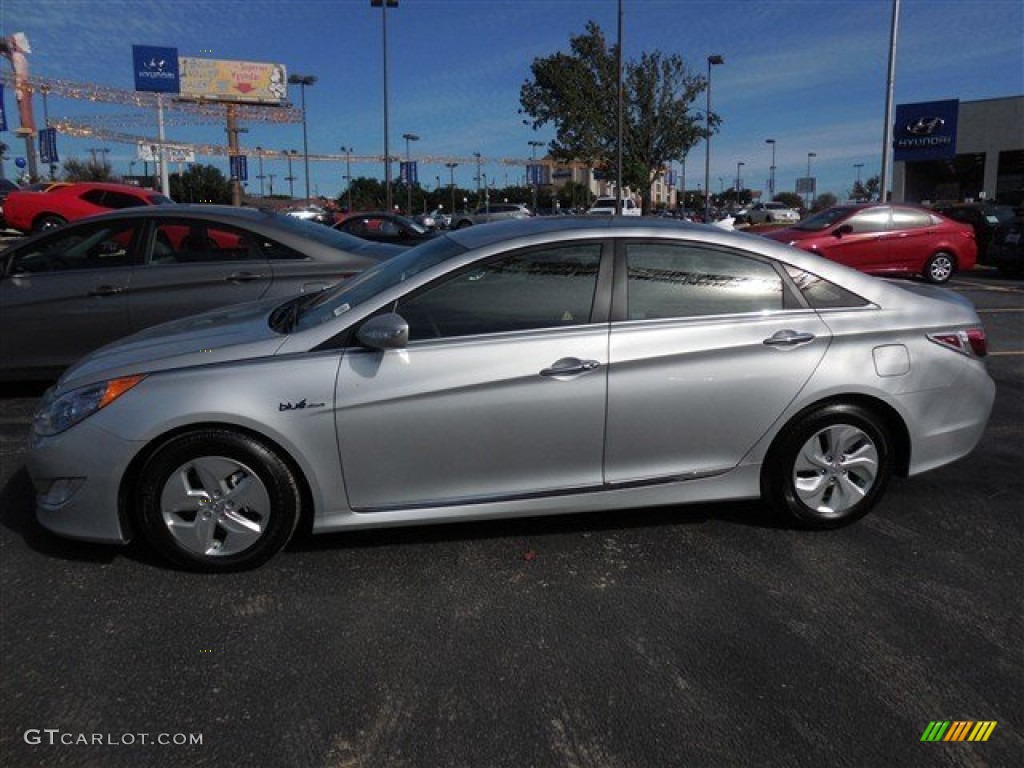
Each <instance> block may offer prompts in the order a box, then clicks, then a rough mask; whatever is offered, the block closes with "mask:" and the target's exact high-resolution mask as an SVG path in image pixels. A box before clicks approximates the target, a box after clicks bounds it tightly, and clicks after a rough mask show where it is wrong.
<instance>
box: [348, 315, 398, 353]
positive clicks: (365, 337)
mask: <svg viewBox="0 0 1024 768" xmlns="http://www.w3.org/2000/svg"><path fill="white" fill-rule="evenodd" d="M356 338H357V339H358V340H359V343H360V344H362V345H363V346H364V347H370V348H371V349H404V348H405V346H406V345H407V344H408V343H409V323H407V322H406V321H405V318H404V317H402V316H401V315H398V314H395V313H394V312H389V313H388V314H386V315H377V316H376V317H371V318H370V319H369V320H367V321H366V322H365V323H363V325H362V327H360V329H359V330H358V331H357V332H356Z"/></svg>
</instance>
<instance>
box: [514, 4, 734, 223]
mask: <svg viewBox="0 0 1024 768" xmlns="http://www.w3.org/2000/svg"><path fill="white" fill-rule="evenodd" d="M569 47H570V51H571V52H570V53H555V54H553V55H551V56H548V57H546V58H538V59H534V61H533V64H532V65H531V67H530V69H531V73H532V76H533V79H532V80H528V81H527V82H525V83H524V84H523V86H522V88H521V89H520V93H519V100H520V104H521V110H520V112H521V113H522V114H525V115H527V116H528V117H529V118H530V119H529V120H524V122H525V123H526V124H527V125H530V126H532V127H533V128H534V129H536V128H539V127H541V126H543V125H546V124H548V123H551V124H553V125H554V126H555V131H556V133H555V139H554V140H553V141H552V142H551V143H550V145H549V147H548V151H549V152H550V154H551V155H552V156H553V157H554V158H555V159H556V160H561V161H563V162H569V161H573V160H582V161H584V162H587V163H590V164H591V165H593V166H596V167H599V168H604V169H606V170H607V171H609V172H611V173H614V171H613V170H612V169H613V168H614V167H615V166H616V159H617V152H616V150H617V146H618V110H617V103H618V78H617V61H616V57H617V53H618V46H615V45H609V44H608V42H607V40H606V39H605V36H604V33H603V32H602V31H601V28H600V26H598V25H597V24H596V23H595V22H593V21H591V22H588V23H587V29H586V32H585V33H584V34H582V35H579V36H576V37H572V38H570V40H569ZM706 87H707V80H706V78H704V77H702V76H700V75H695V74H692V73H691V72H690V71H689V70H688V69H687V67H686V64H685V62H684V61H683V59H682V58H681V57H680V56H678V55H676V54H672V55H670V56H666V55H663V54H662V53H660V52H657V51H656V52H654V53H644V54H642V55H641V56H640V60H639V61H630V62H623V146H622V166H623V168H622V174H623V178H622V179H621V184H622V186H629V187H630V188H632V189H635V190H638V191H639V192H640V193H641V195H642V196H643V197H644V200H645V204H646V203H648V198H649V195H650V185H651V182H652V181H653V179H654V177H655V176H656V175H657V174H658V173H659V172H660V171H661V169H662V168H663V167H664V166H665V165H666V164H667V163H668V162H669V161H670V160H674V159H677V158H680V157H685V156H686V153H687V152H689V150H690V149H692V148H693V147H694V146H695V145H696V144H697V143H698V142H699V141H700V140H702V139H703V138H704V137H705V136H706V135H707V131H706V130H705V128H704V125H703V121H702V119H701V118H700V117H699V116H698V115H696V114H693V113H691V111H690V106H691V105H692V104H693V102H694V100H695V99H696V98H697V97H698V96H699V95H700V94H701V93H703V92H704V89H705V88H706ZM719 123H720V119H719V117H718V116H717V115H714V114H712V115H711V116H710V130H711V132H712V133H714V131H715V129H716V128H717V127H718V125H719Z"/></svg>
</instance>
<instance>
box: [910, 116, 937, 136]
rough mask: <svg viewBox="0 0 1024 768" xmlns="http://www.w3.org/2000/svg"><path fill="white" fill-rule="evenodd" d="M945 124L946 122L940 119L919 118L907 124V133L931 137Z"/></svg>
mask: <svg viewBox="0 0 1024 768" xmlns="http://www.w3.org/2000/svg"><path fill="white" fill-rule="evenodd" d="M945 124H946V121H945V120H943V119H942V118H941V117H919V118H917V119H916V120H914V121H912V122H909V123H907V133H912V134H914V135H915V136H931V135H932V134H933V133H935V132H936V131H937V130H939V129H940V128H941V127H942V126H944V125H945Z"/></svg>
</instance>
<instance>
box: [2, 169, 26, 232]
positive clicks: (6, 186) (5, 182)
mask: <svg viewBox="0 0 1024 768" xmlns="http://www.w3.org/2000/svg"><path fill="white" fill-rule="evenodd" d="M19 189H21V187H19V186H18V185H17V184H16V183H14V182H13V181H11V180H10V179H0V229H7V220H6V219H4V201H5V200H6V199H7V195H9V194H10V193H11V192H17V191H18V190H19Z"/></svg>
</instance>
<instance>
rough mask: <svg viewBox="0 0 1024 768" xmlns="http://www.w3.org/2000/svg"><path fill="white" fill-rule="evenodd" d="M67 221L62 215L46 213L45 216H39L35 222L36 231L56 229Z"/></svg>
mask: <svg viewBox="0 0 1024 768" xmlns="http://www.w3.org/2000/svg"><path fill="white" fill-rule="evenodd" d="M67 223H68V220H67V219H65V218H64V217H63V216H58V215H57V214H55V213H48V214H46V215H45V216H40V217H39V218H38V219H37V220H36V223H35V231H36V232H48V231H49V230H51V229H58V228H60V227H63V226H64V225H65V224H67Z"/></svg>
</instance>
